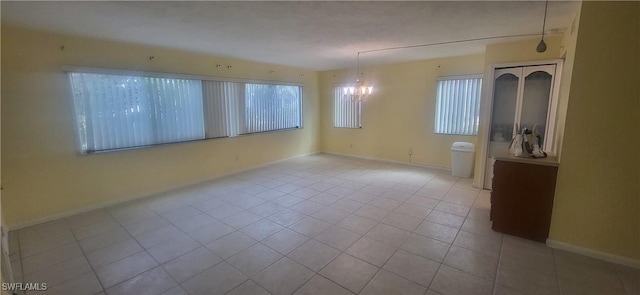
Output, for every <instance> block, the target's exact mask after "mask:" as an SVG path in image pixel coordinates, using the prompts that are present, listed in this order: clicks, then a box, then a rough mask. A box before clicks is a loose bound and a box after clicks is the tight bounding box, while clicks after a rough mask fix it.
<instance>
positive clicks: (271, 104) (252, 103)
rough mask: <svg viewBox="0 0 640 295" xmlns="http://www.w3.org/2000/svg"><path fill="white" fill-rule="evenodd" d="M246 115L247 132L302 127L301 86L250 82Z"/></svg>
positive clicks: (246, 89) (245, 103) (247, 90)
mask: <svg viewBox="0 0 640 295" xmlns="http://www.w3.org/2000/svg"><path fill="white" fill-rule="evenodd" d="M243 115H244V118H243V119H244V120H243V121H244V125H243V128H241V132H242V133H244V134H246V133H255V132H264V131H271V130H279V129H289V128H299V127H300V87H299V86H288V85H272V84H249V83H248V84H246V85H245V97H244V114H243Z"/></svg>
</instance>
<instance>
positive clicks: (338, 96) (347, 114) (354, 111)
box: [333, 85, 362, 128]
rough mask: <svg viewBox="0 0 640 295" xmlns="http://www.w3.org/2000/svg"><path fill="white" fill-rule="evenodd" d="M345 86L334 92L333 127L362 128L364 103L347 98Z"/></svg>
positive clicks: (337, 88) (336, 88) (335, 89)
mask: <svg viewBox="0 0 640 295" xmlns="http://www.w3.org/2000/svg"><path fill="white" fill-rule="evenodd" d="M345 94H346V93H345V91H344V87H343V85H340V86H336V87H334V90H333V126H334V127H341V128H362V102H361V101H353V100H351V99H349V98H348V97H346V96H345Z"/></svg>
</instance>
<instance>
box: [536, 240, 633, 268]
mask: <svg viewBox="0 0 640 295" xmlns="http://www.w3.org/2000/svg"><path fill="white" fill-rule="evenodd" d="M546 244H547V246H549V247H551V248H554V249H560V250H565V251H569V252H573V253H576V254H580V255H584V256H588V257H591V258H596V259H600V260H604V261H608V262H612V263H616V264H622V265H626V266H629V267H633V268H635V269H640V260H635V259H631V258H627V257H622V256H617V255H613V254H609V253H605V252H600V251H596V250H591V249H587V248H583V247H579V246H575V245H572V244H568V243H565V242H560V241H556V240H552V239H547V243H546Z"/></svg>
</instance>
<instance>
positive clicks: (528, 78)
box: [518, 65, 556, 147]
mask: <svg viewBox="0 0 640 295" xmlns="http://www.w3.org/2000/svg"><path fill="white" fill-rule="evenodd" d="M555 70H556V66H555V65H545V66H533V67H525V68H524V70H523V77H524V79H523V80H524V85H523V91H522V102H521V104H520V110H519V114H520V116H519V120H518V121H519V123H520V124H519V125H520V128H524V127H527V128H529V129H532V128H533V127H534V126H537V129H538V133H539V134H540V137H541V138H542V139H543V142H542V144H541V145H540V146H541V147H544V146H545V142H544V141H546V140H545V135H546V134H547V127H548V126H550V125H549V119H550V118H549V117H550V116H549V113H550V105H551V103H550V101H551V96H552V88H553V79H554V75H555ZM547 146H548V145H547Z"/></svg>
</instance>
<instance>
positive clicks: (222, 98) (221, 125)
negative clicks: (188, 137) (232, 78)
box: [202, 81, 244, 138]
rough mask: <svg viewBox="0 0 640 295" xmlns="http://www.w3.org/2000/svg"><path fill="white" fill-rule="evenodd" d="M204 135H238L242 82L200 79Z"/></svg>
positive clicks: (214, 136) (210, 136)
mask: <svg viewBox="0 0 640 295" xmlns="http://www.w3.org/2000/svg"><path fill="white" fill-rule="evenodd" d="M202 92H203V100H204V112H205V116H204V117H205V124H206V128H205V129H206V137H207V138H216V137H227V136H229V137H231V136H236V135H238V132H239V126H238V118H239V112H240V109H239V107H240V106H239V101H240V100H241V99H242V97H244V83H238V82H226V81H202Z"/></svg>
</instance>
